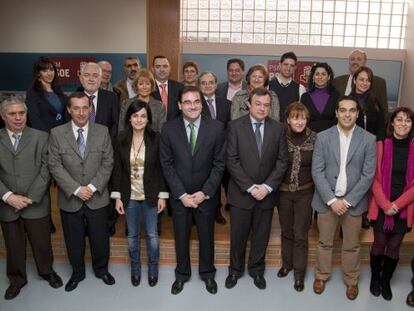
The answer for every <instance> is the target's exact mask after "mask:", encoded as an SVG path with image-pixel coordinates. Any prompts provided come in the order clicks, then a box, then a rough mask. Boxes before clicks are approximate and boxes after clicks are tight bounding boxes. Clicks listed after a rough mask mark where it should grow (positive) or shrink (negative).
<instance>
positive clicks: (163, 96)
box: [160, 83, 168, 111]
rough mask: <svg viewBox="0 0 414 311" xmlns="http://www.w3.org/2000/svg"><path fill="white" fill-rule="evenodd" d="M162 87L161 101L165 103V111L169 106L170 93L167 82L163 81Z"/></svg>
mask: <svg viewBox="0 0 414 311" xmlns="http://www.w3.org/2000/svg"><path fill="white" fill-rule="evenodd" d="M160 87H161V101H162V104H163V105H164V108H165V111H167V107H168V95H167V89H166V87H167V85H166V84H165V83H161V84H160Z"/></svg>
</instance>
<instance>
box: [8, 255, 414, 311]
mask: <svg viewBox="0 0 414 311" xmlns="http://www.w3.org/2000/svg"><path fill="white" fill-rule="evenodd" d="M55 269H56V271H57V272H58V273H59V274H60V275H61V276H62V278H63V281H64V282H67V280H68V279H69V277H70V268H69V265H68V264H67V263H65V262H59V263H56V264H55ZM144 269H145V268H144ZM35 270H36V269H35V266H34V263H33V262H31V261H30V262H29V263H28V275H29V277H28V284H27V285H26V286H25V287H24V288H23V289H22V291H21V293H20V295H19V296H18V297H16V298H15V299H14V300H12V301H6V300H4V299H3V298H2V296H3V293H4V291H5V289H6V288H7V286H8V280H7V278H6V263H5V260H4V259H1V260H0V294H1V297H0V310H1V311H13V310H16V311H17V310H18V311H24V310H28V311H48V310H59V311H84V310H88V311H95V310H96V311H105V310H111V311H127V310H128V311H129V310H131V311H147V310H156V311H161V310H168V311H174V310H180V311H183V310H184V311H185V310H191V311H193V310H194V311H203V310H208V311H216V310H217V311H218V310H220V311H221V310H231V311H235V310H237V311H243V310H249V311H261V310H283V311H285V310H286V311H290V310H308V311H313V310H324V311H325V310H326V311H330V310H333V311H341V310H346V311H351V310H352V311H357V310H375V311H392V310H396V311H397V310H398V311H401V310H414V309H412V308H410V307H408V306H406V304H405V298H406V296H407V294H408V292H409V291H410V289H411V285H410V278H411V271H410V269H409V267H408V266H402V267H399V268H398V269H397V271H396V273H395V276H394V278H393V282H392V288H393V293H394V298H393V300H392V301H390V302H387V301H385V300H384V299H382V298H381V297H380V298H376V297H374V296H372V295H370V294H369V289H368V286H369V277H370V273H369V268H368V267H366V266H364V267H363V268H362V275H361V280H360V295H359V297H358V298H357V300H355V301H349V300H347V298H346V297H345V286H344V285H343V282H342V279H341V275H340V270H339V268H335V270H334V273H333V276H332V278H331V280H330V281H329V282H328V283H327V288H326V290H325V292H324V293H323V294H322V295H320V296H318V295H315V294H314V293H313V291H312V282H313V270H312V269H310V270H309V272H308V276H307V278H306V283H305V290H304V291H303V292H302V293H297V292H296V291H295V290H294V289H293V280H292V275H289V276H288V277H287V278H286V279H278V278H277V277H276V268H275V267H271V268H269V269H268V270H267V272H266V275H265V277H266V280H267V289H266V290H263V291H260V290H258V289H257V288H256V287H255V286H254V285H253V282H252V279H251V278H250V277H248V276H245V277H243V278H242V279H240V280H239V282H238V284H237V285H236V287H235V288H234V289H232V290H228V289H226V288H225V287H224V280H225V278H226V275H227V269H225V268H219V269H218V271H217V277H216V280H217V283H218V285H219V289H218V293H217V294H216V295H211V294H209V293H208V292H207V291H206V290H205V288H204V283H203V282H202V281H201V280H200V279H199V277H198V275H197V267H193V277H192V279H191V280H190V282H189V283H186V284H185V286H184V290H183V292H182V293H180V294H179V295H177V296H173V295H171V294H170V289H171V284H172V282H173V281H174V268H173V267H170V266H163V267H161V270H160V281H159V283H158V285H157V286H156V287H154V288H150V287H149V286H148V284H147V281H146V274H145V270H144V275H143V279H142V281H141V285H140V286H139V287H136V288H135V287H132V285H131V284H130V280H129V266H128V265H121V264H116V265H115V264H113V265H111V267H110V271H111V273H112V274H113V275H114V276H115V278H116V284H115V285H114V286H107V285H105V284H103V283H102V281H101V280H99V279H97V278H95V277H94V276H93V274H92V272H91V269H90V264H88V271H87V277H86V279H85V280H84V281H83V282H81V283H80V284H79V286H78V288H77V289H76V290H74V291H73V292H70V293H67V292H65V291H64V289H63V288H59V289H53V288H51V287H49V285H48V284H47V283H46V282H45V281H43V280H40V278H39V277H38V276H37V273H36V271H35Z"/></svg>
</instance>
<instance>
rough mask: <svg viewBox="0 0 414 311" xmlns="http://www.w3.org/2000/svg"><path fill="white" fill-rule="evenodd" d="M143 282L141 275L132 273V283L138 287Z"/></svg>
mask: <svg viewBox="0 0 414 311" xmlns="http://www.w3.org/2000/svg"><path fill="white" fill-rule="evenodd" d="M139 283H141V276H133V275H131V284H132V286H135V287H137V286H138V285H139Z"/></svg>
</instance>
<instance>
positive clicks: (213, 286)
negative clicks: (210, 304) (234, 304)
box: [204, 279, 217, 294]
mask: <svg viewBox="0 0 414 311" xmlns="http://www.w3.org/2000/svg"><path fill="white" fill-rule="evenodd" d="M204 282H205V283H206V289H207V291H208V292H209V293H210V294H217V283H216V281H214V279H207V280H204Z"/></svg>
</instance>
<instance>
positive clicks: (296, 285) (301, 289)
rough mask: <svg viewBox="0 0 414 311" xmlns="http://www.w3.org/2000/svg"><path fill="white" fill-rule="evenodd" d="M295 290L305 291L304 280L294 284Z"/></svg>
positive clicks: (296, 281)
mask: <svg viewBox="0 0 414 311" xmlns="http://www.w3.org/2000/svg"><path fill="white" fill-rule="evenodd" d="M293 288H294V289H295V290H296V291H297V292H301V291H303V289H304V288H305V284H304V283H303V281H302V280H295V283H294V284H293Z"/></svg>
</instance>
